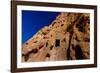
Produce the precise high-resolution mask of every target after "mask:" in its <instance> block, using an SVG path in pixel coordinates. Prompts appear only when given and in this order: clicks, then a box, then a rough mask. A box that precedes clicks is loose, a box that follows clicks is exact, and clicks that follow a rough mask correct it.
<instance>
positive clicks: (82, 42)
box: [22, 13, 90, 62]
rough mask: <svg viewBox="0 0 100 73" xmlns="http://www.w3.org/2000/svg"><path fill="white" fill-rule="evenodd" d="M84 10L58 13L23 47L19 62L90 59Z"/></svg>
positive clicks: (88, 36) (88, 25)
mask: <svg viewBox="0 0 100 73" xmlns="http://www.w3.org/2000/svg"><path fill="white" fill-rule="evenodd" d="M89 18H90V17H89V14H86V13H61V14H60V15H58V16H57V17H56V19H55V20H54V21H53V22H52V23H51V25H49V26H45V27H44V28H42V29H41V30H39V31H38V32H37V33H36V35H34V36H33V37H32V38H30V39H29V40H28V41H27V42H26V43H24V44H23V46H22V62H35V61H36V62H37V61H60V60H79V59H89V57H90V55H89V54H90V51H89V50H90V43H89V42H90V22H89V21H90V19H89Z"/></svg>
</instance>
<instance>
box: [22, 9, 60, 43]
mask: <svg viewBox="0 0 100 73" xmlns="http://www.w3.org/2000/svg"><path fill="white" fill-rule="evenodd" d="M59 14H60V13H59V12H47V11H29V10H22V43H24V42H26V41H27V40H28V39H30V38H31V37H32V36H33V35H34V34H35V33H36V32H37V31H38V30H40V29H41V28H43V27H44V26H48V25H50V24H51V22H52V21H53V20H55V18H56V16H58V15H59Z"/></svg>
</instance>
